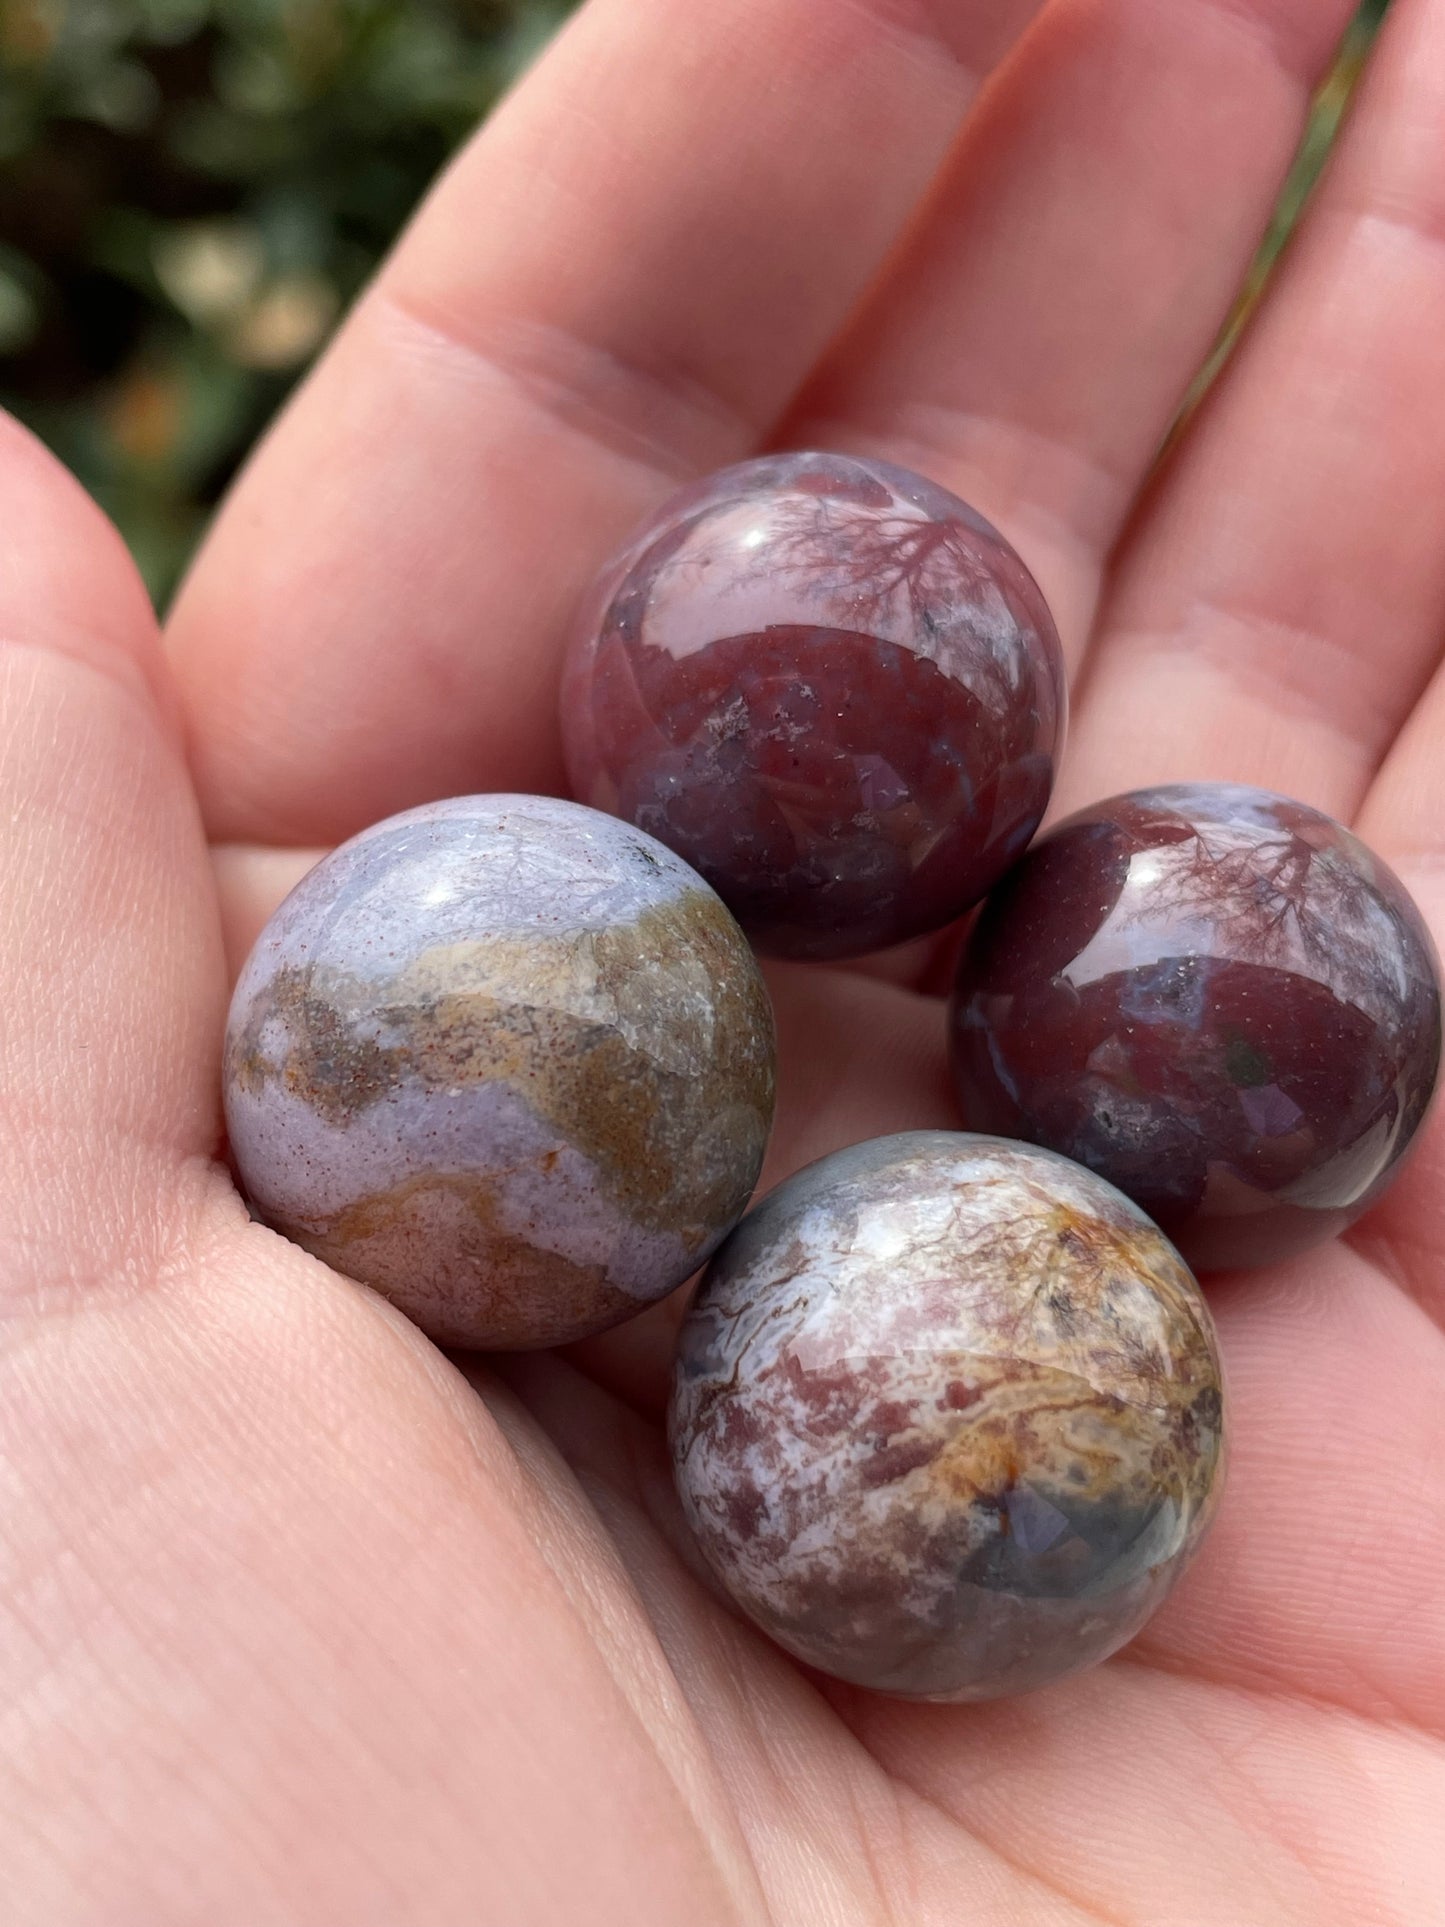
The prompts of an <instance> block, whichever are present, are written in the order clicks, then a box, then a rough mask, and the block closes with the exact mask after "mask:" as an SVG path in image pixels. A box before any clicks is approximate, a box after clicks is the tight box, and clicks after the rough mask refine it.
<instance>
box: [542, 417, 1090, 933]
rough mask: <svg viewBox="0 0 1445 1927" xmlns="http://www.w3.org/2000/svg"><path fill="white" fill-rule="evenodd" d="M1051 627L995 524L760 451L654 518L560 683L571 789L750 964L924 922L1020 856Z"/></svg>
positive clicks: (593, 613)
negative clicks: (670, 858) (657, 841)
mask: <svg viewBox="0 0 1445 1927" xmlns="http://www.w3.org/2000/svg"><path fill="white" fill-rule="evenodd" d="M1064 712H1065V684H1064V673H1063V664H1062V658H1061V655H1060V650H1059V643H1058V637H1057V635H1056V633H1055V629H1054V624H1053V620H1052V618H1051V617H1050V614H1049V611H1048V608H1047V606H1046V604H1045V602H1044V598H1043V596H1042V595H1041V594H1040V592H1039V589H1038V586H1037V584H1036V583H1035V582H1034V580H1033V578H1032V576H1030V574H1029V572H1028V570H1027V569H1026V568H1025V567H1024V564H1023V563H1022V562H1021V561H1020V559H1019V557H1018V556H1017V555H1016V554H1015V553H1014V551H1013V550H1012V549H1011V548H1010V547H1009V545H1008V543H1007V542H1006V541H1005V540H1004V538H1003V537H1002V536H1001V535H1000V534H999V532H998V531H997V530H996V529H994V528H992V527H990V525H989V524H988V523H987V522H986V521H984V519H983V517H982V516H980V515H978V514H976V513H975V512H974V511H973V510H972V509H971V508H969V507H968V506H967V505H966V504H965V503H963V502H961V501H959V500H958V498H957V497H956V496H953V495H950V494H948V493H947V491H946V490H944V489H941V488H939V487H937V486H936V485H935V484H934V483H932V482H928V481H925V480H924V479H923V477H922V476H920V475H914V474H911V473H910V472H909V471H908V470H906V469H901V468H894V467H892V466H890V465H889V464H887V463H883V462H873V461H858V460H854V459H852V458H850V457H846V456H842V455H819V454H796V455H777V456H768V457H765V458H763V459H761V460H757V461H751V462H743V463H740V464H739V465H738V466H736V467H734V468H728V469H724V470H722V471H721V473H719V474H717V475H715V476H712V477H711V478H709V479H708V480H707V481H704V482H701V483H699V484H697V485H695V486H693V487H691V488H689V489H685V490H684V491H683V492H682V493H681V494H680V495H678V496H676V497H675V498H674V499H673V500H672V501H671V502H669V503H667V504H666V505H665V506H664V507H663V508H662V509H661V510H660V511H659V513H658V514H657V515H656V516H655V517H654V519H653V520H652V521H651V522H650V523H649V524H648V525H647V527H646V528H644V529H643V530H642V531H641V533H640V534H639V535H638V536H637V538H636V539H635V541H634V542H633V543H632V544H631V545H630V547H629V548H628V549H626V550H625V551H624V553H623V554H622V555H621V556H620V557H619V558H618V559H617V560H616V561H615V562H614V563H613V564H612V566H611V567H610V568H609V569H608V570H606V571H605V572H604V574H603V576H602V578H601V580H600V582H599V585H598V587H597V589H596V590H595V592H594V594H593V596H592V598H591V599H590V601H589V602H588V603H587V605H586V607H585V608H584V610H583V611H582V613H581V615H580V616H579V620H578V625H577V633H576V635H575V637H574V640H573V644H572V647H571V649H570V652H569V657H568V664H567V669H566V673H565V676H564V680H563V695H562V730H563V738H564V743H565V746H566V751H567V761H568V770H569V774H570V777H571V782H572V787H573V791H574V793H575V794H576V795H577V796H578V797H580V798H581V799H582V800H583V801H584V802H587V803H592V804H595V805H596V806H597V807H598V808H599V809H606V810H611V811H613V812H615V813H616V814H617V815H619V816H622V817H625V818H626V819H627V820H628V821H629V822H632V823H636V824H638V825H640V827H641V828H643V829H645V830H648V831H650V832H651V833H652V835H654V836H657V837H660V838H661V840H662V841H663V842H664V843H666V844H668V845H670V847H671V848H673V849H674V850H677V851H679V852H680V853H681V855H683V856H684V857H686V859H687V860H688V862H689V863H691V864H692V865H693V866H694V867H695V868H696V869H697V870H699V871H700V872H701V874H702V875H703V876H704V877H706V878H707V880H708V881H709V882H710V883H711V884H712V885H713V886H714V888H715V889H716V890H717V891H718V892H719V894H720V895H721V896H722V897H723V899H724V900H725V901H726V902H727V904H728V905H729V906H730V907H731V909H732V910H733V911H734V912H735V913H736V915H737V916H738V918H739V919H740V921H741V922H742V924H743V926H744V928H745V929H746V930H747V932H748V934H749V936H750V937H751V938H752V939H753V941H754V942H755V943H756V944H757V945H758V947H759V948H760V949H763V950H766V951H770V952H772V953H774V954H776V955H781V956H791V957H816V958H827V957H845V956H856V955H860V954H862V953H863V952H865V951H869V950H876V949H878V948H880V947H881V946H883V945H886V944H892V943H898V942H901V941H903V940H904V939H905V938H908V937H913V936H917V935H919V934H920V933H922V932H924V931H927V930H932V929H936V928H937V927H939V926H940V925H942V924H944V923H946V922H948V921H949V919H950V918H953V917H956V916H957V915H959V913H960V912H961V911H963V910H965V909H967V908H968V906H969V905H970V904H972V903H974V902H975V901H976V900H977V899H978V898H979V897H980V896H981V895H982V894H983V893H984V891H985V890H987V889H988V887H989V885H990V884H992V883H993V882H994V880H995V879H996V878H997V877H998V876H1000V875H1001V874H1002V873H1003V871H1004V870H1005V869H1006V868H1007V867H1008V865H1009V864H1010V863H1011V862H1012V860H1013V859H1014V858H1015V857H1016V856H1018V855H1019V854H1020V852H1021V851H1022V850H1023V849H1024V847H1025V845H1026V844H1027V843H1028V841H1029V838H1030V837H1031V836H1032V835H1033V833H1034V830H1035V829H1036V828H1037V826H1038V823H1039V820H1040V818H1041V817H1042V816H1043V813H1044V809H1045V806H1046V805H1047V803H1048V799H1049V794H1050V791H1051V789H1052V786H1053V780H1054V764H1055V759H1056V757H1057V755H1058V752H1059V749H1060V746H1061V742H1062V736H1063V729H1064Z"/></svg>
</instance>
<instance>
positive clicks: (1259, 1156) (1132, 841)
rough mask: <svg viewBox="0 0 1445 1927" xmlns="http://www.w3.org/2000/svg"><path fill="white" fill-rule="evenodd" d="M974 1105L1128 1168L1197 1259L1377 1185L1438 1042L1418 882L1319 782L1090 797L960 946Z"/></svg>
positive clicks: (1087, 1159)
mask: <svg viewBox="0 0 1445 1927" xmlns="http://www.w3.org/2000/svg"><path fill="white" fill-rule="evenodd" d="M953 1049H954V1065H955V1071H956V1076H957V1082H958V1088H959V1095H960V1100H961V1102H962V1105H963V1110H964V1117H965V1120H966V1122H968V1123H969V1124H970V1125H973V1126H975V1127H976V1128H978V1129H980V1130H992V1131H1001V1132H1004V1133H1006V1134H1007V1135H1008V1136H1010V1137H1021V1138H1027V1139H1029V1140H1031V1141H1033V1142H1035V1143H1039V1144H1046V1145H1048V1146H1050V1147H1051V1148H1052V1149H1054V1150H1056V1151H1061V1152H1063V1153H1064V1154H1065V1155H1066V1156H1068V1157H1072V1158H1077V1159H1078V1160H1079V1161H1080V1162H1081V1163H1084V1164H1087V1165H1089V1166H1090V1168H1091V1169H1093V1170H1095V1171H1098V1172H1099V1173H1101V1175H1102V1176H1104V1177H1106V1178H1108V1179H1110V1180H1111V1182H1113V1183H1114V1184H1116V1185H1118V1186H1119V1188H1120V1189H1121V1190H1123V1191H1127V1192H1128V1194H1129V1195H1130V1197H1132V1198H1134V1199H1136V1200H1137V1201H1138V1203H1139V1204H1141V1205H1142V1206H1143V1208H1144V1209H1145V1210H1146V1211H1147V1212H1148V1213H1149V1214H1150V1216H1151V1217H1153V1218H1155V1219H1157V1220H1158V1222H1159V1223H1160V1225H1161V1226H1162V1227H1163V1228H1164V1230H1165V1231H1166V1232H1168V1234H1169V1235H1170V1237H1172V1238H1173V1239H1174V1240H1175V1241H1176V1242H1177V1243H1178V1245H1179V1248H1180V1250H1181V1251H1182V1252H1183V1253H1184V1255H1185V1257H1186V1258H1187V1259H1188V1260H1189V1261H1190V1263H1191V1264H1194V1265H1196V1266H1198V1267H1200V1268H1201V1269H1216V1268H1222V1267H1228V1266H1236V1265H1254V1264H1264V1263H1268V1262H1271V1261H1273V1260H1276V1259H1279V1258H1284V1257H1287V1256H1289V1255H1290V1254H1291V1253H1293V1252H1296V1251H1300V1250H1303V1249H1305V1248H1306V1247H1308V1246H1309V1245H1311V1244H1314V1243H1317V1242H1318V1241H1319V1240H1321V1239H1323V1238H1326V1237H1329V1236H1331V1235H1333V1234H1334V1233H1336V1232H1338V1231H1340V1230H1342V1229H1343V1228H1344V1227H1345V1226H1346V1225H1348V1224H1349V1223H1350V1222H1351V1221H1352V1220H1353V1219H1355V1218H1357V1217H1358V1216H1359V1215H1360V1214H1361V1213H1362V1212H1363V1211H1365V1210H1367V1209H1368V1208H1369V1207H1370V1206H1371V1205H1372V1204H1374V1203H1375V1202H1376V1201H1377V1200H1378V1198H1379V1197H1380V1195H1381V1193H1382V1192H1383V1190H1384V1188H1385V1186H1386V1185H1387V1184H1388V1182H1389V1181H1390V1179H1391V1178H1392V1177H1393V1175H1394V1173H1395V1171H1396V1170H1397V1168H1398V1165H1399V1161H1400V1158H1401V1157H1402V1155H1403V1154H1404V1152H1405V1151H1406V1149H1407V1148H1408V1147H1409V1145H1410V1143H1411V1140H1412V1139H1413V1138H1414V1136H1415V1134H1416V1132H1417V1131H1418V1129H1419V1126H1420V1122H1421V1119H1422V1118H1423V1116H1424V1114H1425V1111H1426V1109H1427V1107H1428V1105H1429V1102H1430V1098H1431V1094H1432V1093H1433V1091H1434V1089H1435V1084H1436V1079H1437V1075H1438V1071H1439V1064H1440V989H1439V976H1438V967H1437V964H1436V959H1435V955H1434V950H1433V947H1432V945H1431V942H1430V938H1429V935H1428V934H1427V932H1426V930H1425V927H1424V924H1423V923H1422V921H1421V919H1420V916H1419V913H1418V912H1417V911H1416V909H1415V906H1414V904H1413V903H1412V902H1411V900H1410V898H1409V896H1408V894H1407V893H1406V891H1405V889H1404V887H1403V885H1402V884H1401V883H1400V882H1399V880H1398V878H1396V877H1395V876H1394V875H1393V873H1392V872H1391V871H1390V870H1388V869H1387V868H1386V867H1385V865H1384V864H1383V863H1381V862H1380V861H1379V859H1378V858H1376V857H1374V856H1373V855H1372V854H1371V853H1370V852H1369V851H1368V850H1367V849H1366V848H1365V847H1364V845H1363V844H1362V843H1360V842H1359V841H1358V840H1357V839H1356V838H1355V837H1353V836H1351V835H1350V833H1349V832H1348V831H1347V830H1345V829H1342V828H1341V826H1340V825H1339V824H1338V823H1336V822H1334V821H1333V820H1332V819H1331V818H1329V817H1327V816H1323V815H1321V814H1320V812H1319V811H1318V810H1312V809H1309V808H1307V807H1306V806H1305V805H1304V804H1302V803H1293V802H1290V801H1288V800H1287V799H1286V798H1284V797H1280V796H1273V795H1271V794H1269V793H1268V792H1267V791H1263V790H1255V789H1244V788H1240V787H1238V786H1236V785H1232V784H1175V785H1171V786H1169V787H1166V788H1163V789H1154V790H1139V791H1136V792H1134V793H1132V794H1130V795H1127V796H1117V797H1113V798H1111V799H1110V800H1109V801H1108V802H1104V803H1099V804H1096V805H1095V806H1094V807H1093V808H1091V809H1087V810H1083V811H1080V813H1079V814H1078V815H1077V816H1073V817H1071V818H1069V820H1068V821H1067V822H1066V823H1063V824H1061V825H1060V826H1059V827H1058V829H1056V830H1054V831H1053V832H1052V833H1051V834H1050V835H1049V836H1047V837H1045V838H1044V839H1043V841H1042V842H1041V843H1039V844H1038V845H1037V846H1036V847H1035V848H1034V849H1033V850H1031V851H1030V852H1029V854H1028V856H1027V857H1026V858H1025V859H1024V860H1023V862H1022V863H1021V864H1019V865H1018V866H1017V868H1016V869H1015V870H1014V871H1013V872H1012V874H1011V875H1010V876H1008V877H1007V878H1006V879H1005V880H1004V882H1003V883H1002V884H1001V885H1000V887H999V888H998V890H997V891H996V892H995V894H994V895H993V896H992V897H991V898H990V900H989V902H988V904H987V906H986V908H985V910H984V914H983V916H982V918H981V919H980V921H979V924H978V926H977V929H976V932H975V934H974V936H973V938H972V940H971V942H970V945H969V948H968V951H967V954H966V955H965V957H964V960H963V963H962V966H961V968H960V972H959V978H958V985H957V991H956V995H955V1001H954V1022H953Z"/></svg>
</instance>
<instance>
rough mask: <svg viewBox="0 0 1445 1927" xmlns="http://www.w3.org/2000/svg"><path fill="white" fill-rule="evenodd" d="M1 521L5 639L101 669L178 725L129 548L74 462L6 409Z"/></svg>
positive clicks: (1, 438)
mask: <svg viewBox="0 0 1445 1927" xmlns="http://www.w3.org/2000/svg"><path fill="white" fill-rule="evenodd" d="M0 529H3V531H4V534H3V537H0V642H4V643H8V644H12V645H14V644H19V645H21V646H24V647H28V648H34V649H44V650H48V651H50V652H52V653H53V654H56V655H61V656H68V657H70V658H72V659H73V660H75V661H78V662H83V663H85V664H87V665H88V666H89V667H90V668H92V669H99V670H100V671H102V673H104V674H105V675H108V676H111V677H112V678H114V679H116V680H118V681H120V682H122V683H125V684H129V685H130V686H131V687H132V688H133V689H134V691H135V693H136V694H138V695H144V696H146V697H148V698H149V699H150V700H152V701H153V702H154V703H155V704H156V705H157V707H158V708H159V709H160V711H161V713H162V715H163V717H164V718H165V720H166V721H167V723H169V724H170V725H171V727H172V728H174V729H177V730H178V729H179V727H180V711H179V707H178V705H177V703H176V700H175V697H174V694H173V692H172V690H171V686H170V681H169V677H168V676H167V674H166V671H165V667H164V664H163V662H162V658H161V649H160V636H159V631H158V628H157V623H156V615H155V609H154V607H153V606H152V603H151V600H150V596H149V595H148V594H147V592H146V587H145V584H144V583H143V582H142V580H141V576H140V571H139V570H138V569H137V567H136V565H135V562H134V561H133V559H132V557H131V554H130V551H129V550H128V549H127V548H126V545H125V543H124V541H123V540H122V539H121V536H120V534H119V532H118V531H117V529H116V527H115V525H114V523H113V522H111V520H110V518H109V517H108V516H107V515H106V514H105V513H104V511H103V510H102V509H101V508H100V507H99V505H98V504H97V503H96V502H95V501H94V500H93V499H92V497H91V496H89V495H88V494H87V493H86V491H85V490H84V489H83V488H82V487H81V485H80V483H79V482H78V481H77V480H76V479H75V477H74V476H73V475H72V474H71V473H70V471H69V470H68V469H67V468H65V467H64V465H63V464H62V463H61V462H60V461H59V460H57V458H56V457H55V456H54V455H52V454H51V452H50V450H49V449H47V448H46V447H45V445H44V444H43V443H42V442H41V441H40V440H39V439H38V437H36V436H35V435H33V434H32V433H31V432H30V430H29V429H27V428H25V427H23V426H22V425H21V424H20V423H19V422H18V421H16V420H15V419H14V417H13V416H10V415H7V414H5V413H3V411H0Z"/></svg>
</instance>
